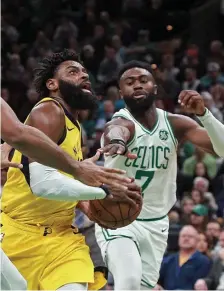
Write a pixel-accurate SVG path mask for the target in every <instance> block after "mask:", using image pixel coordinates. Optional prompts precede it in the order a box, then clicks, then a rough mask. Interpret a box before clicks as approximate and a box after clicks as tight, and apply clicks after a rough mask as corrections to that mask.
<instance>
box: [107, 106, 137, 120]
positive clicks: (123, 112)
mask: <svg viewBox="0 0 224 291" xmlns="http://www.w3.org/2000/svg"><path fill="white" fill-rule="evenodd" d="M118 117H121V118H124V119H128V120H133V118H132V116H131V114H130V113H129V111H128V110H127V109H126V108H125V109H120V110H119V111H118V112H116V113H114V115H113V117H112V119H113V118H118Z"/></svg>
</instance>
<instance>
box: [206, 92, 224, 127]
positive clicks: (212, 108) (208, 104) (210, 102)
mask: <svg viewBox="0 0 224 291" xmlns="http://www.w3.org/2000/svg"><path fill="white" fill-rule="evenodd" d="M201 96H202V97H203V99H204V103H205V106H206V107H207V108H208V109H209V110H210V111H211V113H212V114H213V115H214V116H215V117H216V118H217V119H218V120H219V121H220V122H223V114H222V113H221V111H220V110H219V109H218V108H217V106H216V104H215V102H214V100H213V97H212V95H211V94H210V93H209V92H201Z"/></svg>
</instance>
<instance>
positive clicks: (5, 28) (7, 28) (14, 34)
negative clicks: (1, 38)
mask: <svg viewBox="0 0 224 291" xmlns="http://www.w3.org/2000/svg"><path fill="white" fill-rule="evenodd" d="M1 30H2V33H4V34H5V35H6V37H7V39H8V40H9V41H10V42H12V43H13V42H17V41H18V39H19V32H18V30H17V29H16V28H15V26H13V25H10V24H9V23H8V22H7V21H6V20H5V18H4V16H2V19H1Z"/></svg>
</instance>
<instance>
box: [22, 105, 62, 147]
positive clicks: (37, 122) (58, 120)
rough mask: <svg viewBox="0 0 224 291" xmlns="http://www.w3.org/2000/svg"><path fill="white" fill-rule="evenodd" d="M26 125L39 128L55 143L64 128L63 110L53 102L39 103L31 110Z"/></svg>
mask: <svg viewBox="0 0 224 291" xmlns="http://www.w3.org/2000/svg"><path fill="white" fill-rule="evenodd" d="M26 125H29V126H32V127H35V128H37V129H39V130H41V131H42V132H44V133H45V134H46V135H47V136H48V137H49V138H50V139H52V140H53V141H54V142H55V143H57V142H58V141H59V140H60V138H61V136H62V134H63V132H64V130H65V118H64V113H63V110H62V109H61V108H60V107H59V106H58V105H56V104H55V103H54V102H45V103H41V104H40V105H38V106H37V107H35V108H34V109H33V110H32V111H31V113H30V115H29V118H28V119H27V122H26Z"/></svg>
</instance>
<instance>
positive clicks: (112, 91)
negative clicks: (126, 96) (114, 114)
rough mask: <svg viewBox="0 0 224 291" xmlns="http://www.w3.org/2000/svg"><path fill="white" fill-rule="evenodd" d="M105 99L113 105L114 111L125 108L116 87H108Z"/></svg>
mask: <svg viewBox="0 0 224 291" xmlns="http://www.w3.org/2000/svg"><path fill="white" fill-rule="evenodd" d="M106 99H108V100H111V101H112V102H113V103H114V106H115V111H118V110H120V109H122V108H124V107H125V103H124V100H123V99H122V98H121V97H120V93H119V89H118V87H117V86H113V85H112V86H109V87H108V88H107V91H106Z"/></svg>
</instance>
